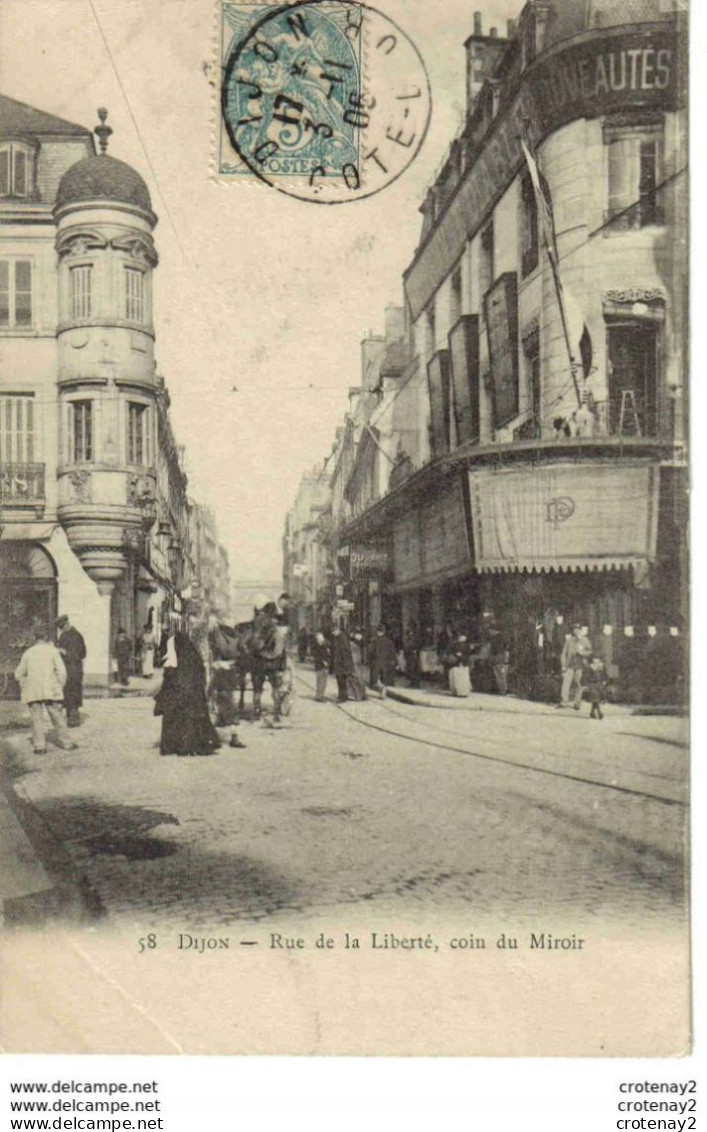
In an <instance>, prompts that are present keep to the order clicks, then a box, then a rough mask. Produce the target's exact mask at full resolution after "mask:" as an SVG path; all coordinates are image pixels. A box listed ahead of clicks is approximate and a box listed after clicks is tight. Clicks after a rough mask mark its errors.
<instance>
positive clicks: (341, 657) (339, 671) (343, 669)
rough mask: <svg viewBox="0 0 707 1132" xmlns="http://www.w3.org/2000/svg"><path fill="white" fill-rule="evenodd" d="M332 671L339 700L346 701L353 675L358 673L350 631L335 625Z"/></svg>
mask: <svg viewBox="0 0 707 1132" xmlns="http://www.w3.org/2000/svg"><path fill="white" fill-rule="evenodd" d="M330 663H331V671H332V672H333V674H334V676H335V677H336V683H337V687H338V690H339V694H338V697H337V698H338V701H339V703H340V704H343V703H345V702H346V701H347V700H348V698H349V687H350V681H351V679H352V677H354V676H355V675H356V673H355V670H354V662H353V656H352V655H351V642H350V641H349V636H348V633H347V632H345V630H343V629H342V628H341V625H335V626H334V630H333V633H332V640H331V662H330Z"/></svg>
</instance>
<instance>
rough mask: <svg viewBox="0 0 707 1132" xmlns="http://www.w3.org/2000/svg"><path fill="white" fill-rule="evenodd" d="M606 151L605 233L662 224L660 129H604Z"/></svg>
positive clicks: (654, 127)
mask: <svg viewBox="0 0 707 1132" xmlns="http://www.w3.org/2000/svg"><path fill="white" fill-rule="evenodd" d="M604 141H605V143H606V145H607V149H608V162H607V164H608V182H609V183H608V205H609V208H608V215H607V219H613V220H614V222H613V224H611V226H610V228H609V229H608V231H612V230H613V231H616V230H619V231H625V230H626V229H630V228H645V227H647V226H648V225H651V224H662V223H663V220H664V217H663V210H662V208H661V206H660V200H659V185H660V182H661V179H662V150H663V139H662V127H660V126H655V125H653V126H650V125H647V126H643V127H641V126H636V127H631V126H616V127H614V126H605V127H604Z"/></svg>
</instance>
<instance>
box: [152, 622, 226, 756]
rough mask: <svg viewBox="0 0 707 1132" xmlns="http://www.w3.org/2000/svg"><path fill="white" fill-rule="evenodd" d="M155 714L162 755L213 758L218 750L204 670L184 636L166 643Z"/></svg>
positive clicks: (176, 636) (198, 657) (194, 647)
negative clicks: (159, 720) (158, 718)
mask: <svg viewBox="0 0 707 1132" xmlns="http://www.w3.org/2000/svg"><path fill="white" fill-rule="evenodd" d="M163 668H164V676H163V678H162V687H161V688H160V690H159V692H158V693H157V696H156V697H155V714H156V715H161V716H162V735H161V737H160V754H161V755H212V754H213V753H214V752H215V751H216V750H217V749H218V748H219V747H220V746H221V740H220V739H219V737H218V734H217V732H216V728H215V727H214V725H213V724H212V722H211V720H210V718H209V710H208V705H207V702H206V669H205V668H204V662H203V660H202V659H201V656H200V655H199V650H198V649H197V647H196V645H194V644H192V642H191V641H190V640H189V637H188V636H187V635H186V633H175V635H174V637H170V639H169V641H168V642H167V655H166V657H165V662H164V665H163Z"/></svg>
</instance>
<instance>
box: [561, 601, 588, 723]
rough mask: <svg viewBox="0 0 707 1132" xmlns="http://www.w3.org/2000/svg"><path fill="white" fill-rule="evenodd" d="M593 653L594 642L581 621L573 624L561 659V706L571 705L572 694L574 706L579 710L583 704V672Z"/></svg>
mask: <svg viewBox="0 0 707 1132" xmlns="http://www.w3.org/2000/svg"><path fill="white" fill-rule="evenodd" d="M591 655H592V643H591V641H590V640H589V637H588V636H587V635H586V634H585V633H584V632H583V630H582V626H581V625H580V624H579V622H575V624H574V625H573V626H572V633H571V634H570V635H569V636H567V637H565V644H564V647H563V649H562V657H561V660H560V663H561V667H562V691H561V693H560V707H570V703H571V701H570V696H571V695H573V706H574V709H575V711H579V709H580V707H581V706H582V674H583V668H584V663H585V661H586V660H588V659H589V657H590V656H591Z"/></svg>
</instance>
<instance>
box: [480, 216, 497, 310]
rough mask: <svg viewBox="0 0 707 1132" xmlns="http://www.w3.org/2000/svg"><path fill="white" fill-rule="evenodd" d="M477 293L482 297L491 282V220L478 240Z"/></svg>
mask: <svg viewBox="0 0 707 1132" xmlns="http://www.w3.org/2000/svg"><path fill="white" fill-rule="evenodd" d="M479 250H480V256H479V295H480V296H481V298H483V297H484V295H485V294H486V292H487V291H488V289H489V287H490V286H491V284H492V283H493V272H494V263H493V260H494V239H493V220H492V221H491V222H490V223H489V224H487V225H486V227H485V228H484V230H483V231H482V233H481V239H480V241H479Z"/></svg>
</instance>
